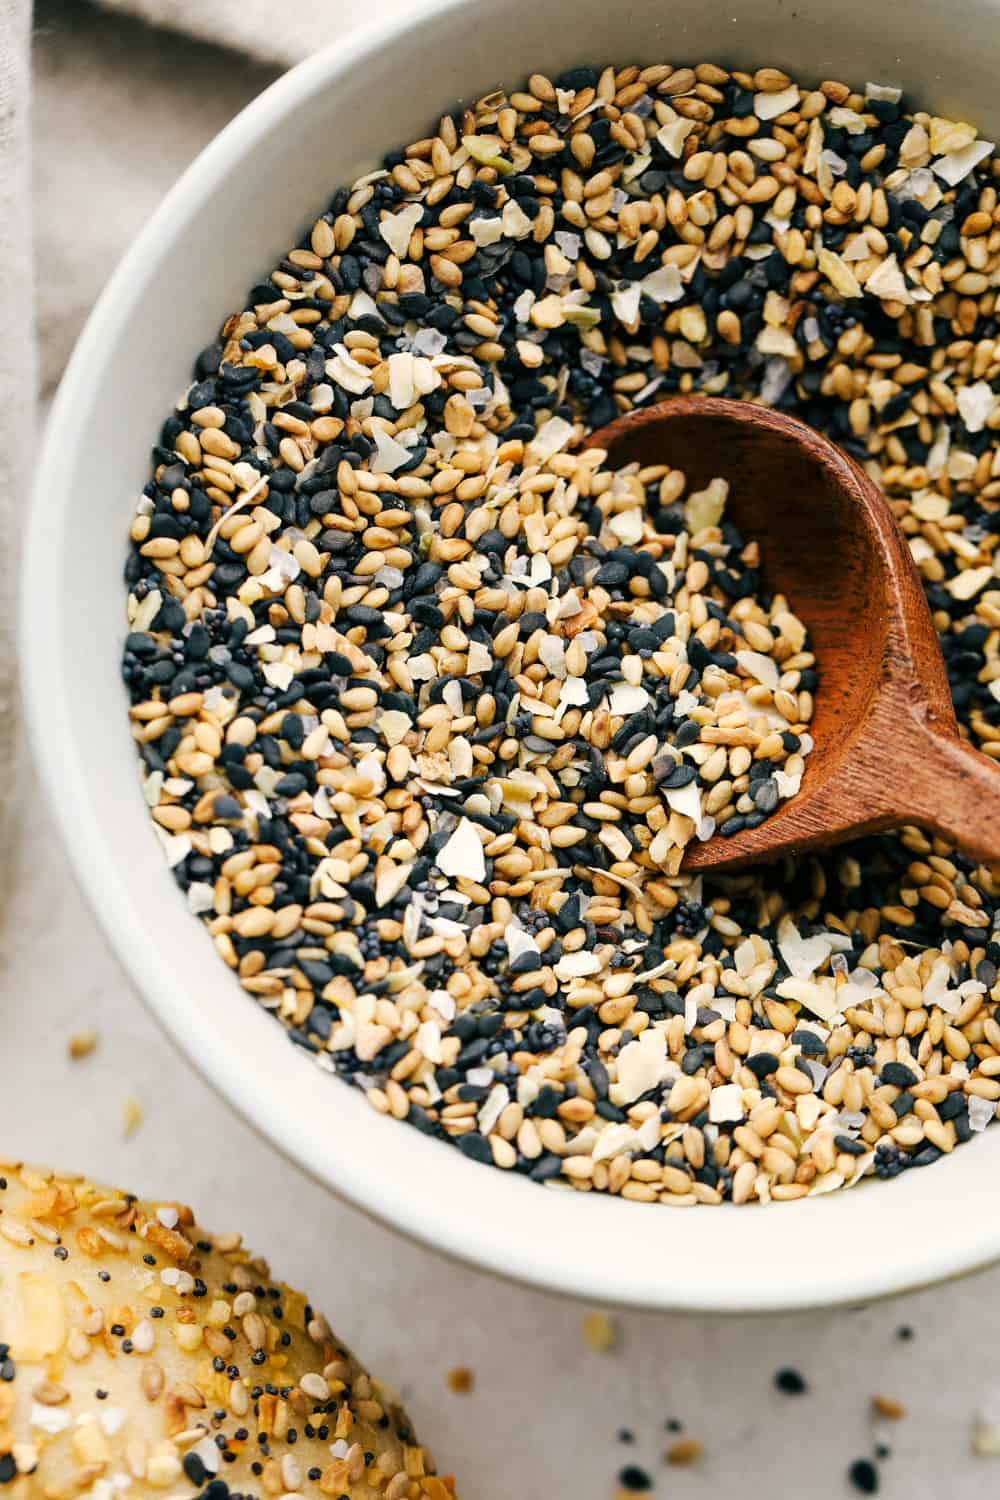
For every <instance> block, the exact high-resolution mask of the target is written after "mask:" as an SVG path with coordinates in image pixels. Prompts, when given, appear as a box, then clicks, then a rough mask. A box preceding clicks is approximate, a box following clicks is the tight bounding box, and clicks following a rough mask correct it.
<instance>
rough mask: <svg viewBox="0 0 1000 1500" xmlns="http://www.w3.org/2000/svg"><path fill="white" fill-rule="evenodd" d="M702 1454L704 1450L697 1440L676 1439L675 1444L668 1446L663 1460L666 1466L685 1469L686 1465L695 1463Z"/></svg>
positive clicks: (688, 1438) (690, 1438) (689, 1438)
mask: <svg viewBox="0 0 1000 1500" xmlns="http://www.w3.org/2000/svg"><path fill="white" fill-rule="evenodd" d="M703 1452H704V1449H703V1448H702V1445H701V1443H699V1441H698V1439H697V1438H692V1437H687V1438H678V1440H677V1442H676V1443H671V1444H670V1447H669V1448H668V1449H667V1450H666V1452H665V1453H664V1455H663V1458H664V1461H665V1462H666V1463H668V1464H673V1465H677V1466H680V1467H685V1466H687V1465H688V1464H694V1463H697V1462H698V1460H699V1458H701V1456H702V1453H703Z"/></svg>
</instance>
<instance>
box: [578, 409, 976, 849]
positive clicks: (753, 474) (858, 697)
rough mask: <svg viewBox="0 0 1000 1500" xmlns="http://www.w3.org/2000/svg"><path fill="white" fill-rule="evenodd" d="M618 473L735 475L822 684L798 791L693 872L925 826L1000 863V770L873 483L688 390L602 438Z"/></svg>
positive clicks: (796, 425) (593, 443) (741, 519)
mask: <svg viewBox="0 0 1000 1500" xmlns="http://www.w3.org/2000/svg"><path fill="white" fill-rule="evenodd" d="M587 447H590V448H605V449H607V452H608V462H609V465H610V466H611V467H613V468H620V467H621V466H622V465H623V464H626V463H630V462H632V461H638V462H639V463H640V464H661V463H668V464H670V465H671V466H672V467H673V468H677V469H682V470H683V471H684V473H685V475H686V476H687V481H688V489H689V491H690V490H696V489H699V488H702V487H704V486H705V485H706V484H707V483H708V482H709V480H711V479H713V478H715V477H716V476H721V477H722V478H724V479H726V480H728V481H729V485H730V491H729V500H728V502H727V506H726V517H727V519H729V520H731V521H732V522H733V523H734V524H735V525H736V526H738V527H739V529H740V531H741V532H742V533H743V536H744V538H745V539H746V540H747V541H751V540H755V541H758V542H759V544H760V549H761V560H762V571H763V576H764V581H765V584H766V586H767V587H768V588H769V589H771V590H772V591H774V592H780V593H783V594H785V595H787V597H788V600H789V604H790V606H791V607H792V608H793V609H794V610H795V612H796V613H797V614H798V615H799V617H800V618H801V619H802V620H804V621H805V623H806V625H807V626H808V628H809V632H810V636H811V645H812V650H813V651H814V652H815V655H816V668H817V672H818V674H819V685H818V687H817V690H816V694H815V709H814V714H813V719H812V723H811V725H810V733H811V734H812V737H813V739H814V741H815V747H814V749H813V750H812V752H811V753H810V755H809V756H808V758H807V760H806V770H805V775H804V777H803V780H802V787H801V790H800V791H799V793H798V794H797V795H796V796H794V797H792V798H791V799H790V800H789V801H787V802H783V803H782V804H781V806H780V808H779V810H778V811H777V812H776V813H775V814H774V815H773V816H772V817H770V818H768V819H766V821H765V822H763V823H762V824H761V825H760V826H759V827H758V828H752V829H745V830H744V831H742V832H741V833H737V834H734V835H733V836H732V837H731V838H719V837H715V838H712V839H709V840H708V841H707V842H706V843H703V844H698V843H694V844H691V845H690V846H689V847H688V850H687V853H686V855H685V860H684V868H685V869H691V870H694V869H704V868H708V867H709V866H713V867H722V866H736V865H742V864H750V863H755V862H757V861H760V860H768V859H774V858H776V857H777V856H778V855H780V854H783V853H786V852H790V853H795V852H796V851H799V850H806V849H815V848H819V847H822V846H824V845H829V844H837V843H841V842H843V841H844V840H845V839H849V838H854V837H857V836H860V835H862V834H870V833H879V832H882V831H884V830H885V829H888V828H896V827H899V825H900V824H903V823H915V824H918V825H919V826H920V827H922V828H926V829H929V830H931V831H932V832H934V833H937V834H940V835H941V836H942V837H943V838H945V839H947V840H948V842H949V843H950V844H953V845H956V846H958V847H959V848H960V849H962V850H963V851H964V852H965V853H966V854H969V855H971V856H973V857H974V858H976V859H986V860H993V859H1000V767H997V766H996V765H995V764H994V763H993V762H992V761H991V760H989V759H988V758H987V757H986V756H985V755H982V754H980V752H979V751H978V750H976V749H974V748H973V746H972V745H970V744H969V743H968V741H966V740H964V739H962V737H961V735H960V733H959V729H958V722H957V720H956V718H955V712H954V709H953V707H952V702H951V694H950V692H949V689H948V677H947V673H946V671H945V666H944V660H943V658H942V655H941V648H940V645H939V643H938V637H937V632H936V630H935V628H934V624H933V622H932V620H931V617H930V612H929V610H928V607H927V601H926V599H925V597H924V591H923V588H922V586H921V583H920V579H919V577H918V575H917V571H916V568H915V567H914V564H913V560H912V558H911V557H910V553H909V549H908V547H907V545H906V543H905V541H904V539H903V537H902V534H901V533H900V531H899V528H898V527H897V525H896V522H895V520H894V518H893V515H892V512H891V510H890V509H889V506H888V504H887V503H886V500H885V497H884V496H883V494H882V492H881V491H880V490H879V488H878V486H877V485H876V484H874V483H873V481H872V480H871V479H869V478H868V476H867V475H866V474H865V473H864V471H863V470H862V469H860V468H859V467H858V465H857V464H856V463H854V461H853V460H852V459H851V458H849V457H848V455H847V454H845V453H843V452H842V451H841V450H840V449H839V448H837V447H836V446H835V445H834V444H833V443H831V442H828V441H827V439H826V438H824V437H822V436H821V435H820V434H819V433H817V432H815V431H814V430H813V429H812V428H811V427H807V426H806V425H805V423H803V422H799V421H797V420H796V419H795V418H793V417H788V416H785V415H784V414H783V413H782V412H776V411H771V410H769V409H768V408H766V407H762V406H752V405H750V404H749V403H748V402H743V401H726V400H722V399H719V398H716V397H711V396H678V397H676V398H675V399H673V400H670V401H664V402H662V403H660V405H658V406H653V407H649V408H648V409H646V410H643V411H636V412H630V413H628V414H627V415H626V416H623V417H621V418H619V419H618V420H617V421H615V422H611V423H609V425H608V426H607V427H603V428H601V429H600V431H598V432H595V433H594V434H593V435H592V436H591V437H590V439H589V440H588V443H587Z"/></svg>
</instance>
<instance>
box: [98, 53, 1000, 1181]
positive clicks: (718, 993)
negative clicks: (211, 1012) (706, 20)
mask: <svg viewBox="0 0 1000 1500" xmlns="http://www.w3.org/2000/svg"><path fill="white" fill-rule="evenodd" d="M993 149H994V148H993V146H992V144H991V143H990V142H986V141H981V140H979V139H978V136H977V132H976V130H975V129H974V127H972V126H971V125H967V124H964V123H961V122H959V123H956V122H951V121H947V120H943V119H939V118H936V117H932V116H930V115H928V114H926V113H921V112H913V111H910V110H908V108H907V106H906V104H905V102H904V100H903V99H902V97H901V95H900V91H899V90H898V89H896V88H893V87H889V86H886V85H878V84H869V85H868V86H867V87H866V88H865V89H864V90H861V91H857V92H855V91H852V90H851V89H850V88H849V87H848V86H847V85H845V84H842V83H838V82H826V83H823V84H822V85H821V86H820V87H819V88H816V89H807V88H800V87H799V86H798V85H796V84H795V83H794V82H793V81H792V80H791V79H789V78H788V77H787V76H786V75H785V74H784V73H782V72H781V71H779V70H777V69H775V68H769V67H763V68H760V69H758V70H757V71H756V72H752V73H744V72H739V71H735V72H727V71H726V70H724V69H722V68H720V67H716V66H715V65H713V64H702V65H699V66H697V67H687V66H678V67H672V66H670V65H667V64H663V65H661V66H652V67H646V68H642V69H640V67H638V66H625V67H622V68H619V69H615V68H613V67H605V68H590V67H580V68H575V69H572V70H571V71H570V72H568V73H566V74H563V75H561V76H559V77H555V78H551V79H550V78H548V77H546V76H544V75H542V74H533V75H532V76H531V77H530V78H529V79H528V81H527V84H526V86H525V87H524V88H523V89H521V90H515V91H514V92H511V93H509V94H508V93H506V92H505V91H503V90H497V91H496V92H495V93H493V94H491V95H490V96H488V97H486V98H484V99H482V100H480V101H479V102H478V103H477V104H476V105H474V106H472V107H469V108H459V109H456V110H455V111H453V112H452V113H449V114H446V115H444V116H442V118H441V119H440V121H439V122H438V124H437V126H436V128H435V129H434V131H433V133H432V134H430V135H428V136H427V137H426V138H424V139H422V140H419V141H415V142H412V143H411V144H409V145H407V146H405V147H403V148H401V149H399V150H395V151H391V152H389V153H388V155H387V156H386V157H385V159H384V162H383V164H382V166H381V168H380V169H379V170H377V171H375V172H372V173H369V174H368V175H366V176H364V177H362V178H360V179H359V180H358V181H357V182H356V183H354V184H353V185H352V186H350V187H347V188H343V189H341V190H340V191H338V192H337V193H336V194H335V195H334V197H333V199H332V201H331V203H330V205H329V207H328V209H327V211H326V212H324V213H323V214H321V215H320V217H319V218H317V219H316V220H315V222H314V223H313V224H312V226H311V228H309V229H308V230H307V231H306V233H305V234H304V236H303V238H302V239H301V240H300V241H299V243H298V245H297V246H296V248H294V249H293V250H291V251H289V253H288V255H287V256H286V257H285V259H284V260H282V261H281V263H280V265H278V266H277V267H276V268H275V269H274V270H273V271H272V272H271V273H270V275H269V276H267V277H265V278H264V279H262V280H261V281H260V282H259V283H258V284H257V285H256V286H254V287H253V288H252V289H251V291H250V293H249V296H248V299H247V304H246V307H245V309H244V310H243V311H242V312H239V313H236V314H234V315H233V316H232V317H230V318H229V319H228V320H227V322H226V323H225V325H224V327H223V329H222V332H221V335H220V338H219V340H218V342H216V343H213V344H210V345H209V346H208V347H207V348H205V349H204V350H203V351H202V352H201V354H200V355H199V356H198V358H197V361H196V366H195V380H194V383H193V384H192V385H191V386H190V387H189V389H188V390H186V391H185V393H184V394H183V396H182V398H181V399H180V400H179V402H178V403H177V406H176V409H175V410H174V411H173V412H172V413H171V414H170V415H169V417H168V418H167V420H166V422H165V424H164V427H163V430H162V433H161V435H160V441H159V444H158V445H157V447H156V448H155V449H154V453H153V473H152V477H151V479H150V481H149V483H148V484H147V485H146V487H145V490H144V493H143V496H142V498H141V501H140V503H139V507H138V511H137V514H136V517H135V520H134V522H133V525H132V532H131V538H132V549H131V553H130V557H129V561H128V564H127V569H126V576H127V582H128V587H129V599H128V619H129V635H128V639H127V642H126V649H125V656H124V676H125V680H126V683H127V685H128V690H129V693H130V697H131V703H132V709H131V718H132V725H133V733H134V735H135V738H136V740H137V742H138V746H139V750H140V753H141V756H142V760H143V788H144V792H145V796H146V800H147V802H148V804H149V806H150V809H151V814H152V818H153V822H154V826H155V827H156V829H157V831H158V832H159V835H160V837H161V839H162V842H163V845H164V848H165V851H166V854H167V857H168V860H169V862H170V864H171V866H172V868H173V870H174V873H175V876H176V878H177V881H178V883H179V885H180V886H181V888H182V889H183V890H184V891H185V892H186V897H187V901H188V904H189V906H190V909H191V911H192V912H193V913H194V914H196V915H197V916H198V917H200V918H201V920H202V921H203V922H204V923H205V925H206V926H207V928H208V931H209V932H210V934H211V936H212V939H213V941H214V944H215V947H216V950H217V951H218V953H219V955H220V957H221V958H222V959H223V961H224V962H225V963H226V964H228V965H229V966H230V967H231V968H232V969H233V970H234V971H235V973H236V975H237V976H238V979H239V982H240V983H241V984H242V985H243V987H244V989H246V990H247V991H248V993H249V994H250V995H251V996H253V997H254V998H255V999H256V1000H257V1001H258V1003H259V1004H261V1005H262V1006H264V1007H266V1008H268V1009H270V1010H271V1011H273V1013H274V1014H275V1015H276V1017H277V1018H278V1019H279V1020H280V1021H281V1022H282V1023H283V1025H284V1026H285V1028H286V1029H287V1031H288V1034H289V1035H290V1037H291V1039H292V1040H293V1041H294V1042H295V1043H296V1044H297V1045H299V1046H300V1047H302V1048H305V1049H306V1050H308V1051H309V1052H310V1053H312V1054H313V1055H314V1056H315V1059H316V1061H317V1063H318V1064H319V1065H320V1066H322V1067H324V1068H326V1069H327V1070H328V1071H331V1072H334V1073H337V1074H339V1075H340V1076H341V1077H344V1078H347V1079H350V1080H351V1081H353V1082H354V1083H355V1084H357V1085H358V1086H360V1087H362V1088H363V1089H365V1091H366V1093H367V1096H368V1099H369V1100H370V1102H371V1103H372V1105H373V1106H374V1107H375V1108H376V1109H378V1110H380V1111H381V1112H383V1113H389V1114H392V1115H393V1116H395V1117H396V1118H398V1119H402V1120H407V1121H408V1122H409V1123H410V1124H412V1125H415V1126H417V1128H418V1129H420V1130H422V1131H424V1132H426V1133H428V1134H430V1135H433V1136H436V1137H438V1138H440V1139H442V1140H445V1141H450V1142H451V1143H453V1144H455V1145H457V1146H458V1147H459V1149H460V1150H462V1151H463V1152H464V1153H465V1154H466V1155H467V1156H469V1157H471V1158H472V1159H473V1160H476V1161H480V1162H484V1163H487V1164H492V1165H495V1166H497V1167H500V1168H504V1169H507V1170H512V1171H516V1172H519V1173H523V1174H525V1175H528V1176H529V1177H531V1178H532V1179H533V1180H535V1181H536V1182H542V1183H550V1184H558V1185H561V1186H562V1187H564V1188H567V1187H569V1188H574V1189H577V1190H580V1191H592V1190H597V1191H603V1192H611V1193H616V1194H620V1195H621V1196H623V1197H626V1198H630V1199H635V1200H638V1201H641V1202H657V1201H658V1202H664V1203H668V1204H671V1205H674V1206H684V1205H694V1204H698V1203H705V1204H714V1203H720V1202H723V1201H733V1202H737V1203H745V1202H748V1201H751V1200H755V1201H771V1200H782V1199H791V1198H799V1197H802V1196H805V1195H806V1194H810V1193H820V1192H827V1191H830V1190H831V1189H835V1188H839V1187H843V1186H850V1185H852V1184H854V1183H855V1182H857V1181H858V1180H859V1179H861V1178H863V1177H866V1176H871V1175H878V1176H882V1177H890V1176H895V1175H896V1174H897V1173H899V1172H901V1171H903V1170H904V1169H907V1168H910V1167H913V1166H923V1165H926V1164H928V1163H930V1162H933V1161H935V1160H937V1159H938V1158H939V1157H940V1156H941V1155H943V1154H945V1153H947V1152H950V1151H951V1150H952V1149H953V1148H954V1147H955V1145H956V1144H958V1143H960V1142H962V1141H966V1140H968V1139H969V1137H970V1136H971V1135H972V1134H973V1133H974V1132H976V1131H979V1130H982V1129H984V1128H985V1127H986V1125H987V1124H988V1123H989V1121H990V1120H992V1119H993V1118H994V1116H995V1113H996V1108H997V1100H998V1099H1000V1025H998V1023H997V1020H996V1019H995V1018H994V1003H995V1001H996V1000H1000V992H998V991H997V990H996V985H997V964H998V962H1000V946H998V944H997V943H996V942H995V941H994V926H995V919H994V901H995V900H996V898H997V885H996V881H995V877H994V873H993V872H992V871H991V870H989V869H986V868H984V867H979V868H973V867H972V866H971V864H970V862H969V861H968V860H966V859H964V858H962V857H961V856H960V855H958V854H956V853H954V852H953V851H951V850H949V849H948V848H946V847H945V846H944V845H942V844H941V843H940V842H938V841H935V840H932V839H931V838H930V837H928V836H926V835H924V834H923V833H921V832H919V831H917V830H915V829H905V830H902V831H901V832H900V833H899V834H895V835H891V836H885V837H879V838H874V839H869V840H866V841H864V842H863V843H859V844H856V845H854V846H851V847H850V848H846V849H841V850H835V851H833V852H832V853H830V854H828V855H825V856H822V857H810V858H809V859H803V860H802V861H800V862H798V864H793V863H792V862H788V863H786V864H785V865H784V866H778V867H775V868H773V869H769V870H761V871H755V872H750V873H747V874H742V875H739V876H729V877H725V878H723V877H718V878H713V879H712V880H708V879H705V880H704V881H703V880H702V879H701V878H699V877H693V876H691V875H687V874H684V873H682V872H681V870H680V862H681V858H682V855H683V850H684V846H685V845H686V844H687V843H688V842H689V841H690V840H691V839H692V838H705V837H708V836H710V834H711V833H712V832H713V831H717V832H718V833H719V834H720V835H725V834H728V833H733V832H736V831H738V830H739V829H742V828H744V827H746V826H753V825H754V824H755V823H757V822H759V821H760V820H762V819H763V818H764V817H767V816H768V815H769V814H770V813H772V812H773V811H774V810H775V808H776V807H777V806H778V805H779V803H780V801H781V800H782V799H783V798H785V797H788V796H793V795H794V794H795V792H796V790H797V788H798V784H799V780H800V778H801V775H802V772H803V769H804V767H805V757H806V755H807V754H808V751H809V749H810V747H811V740H810V738H809V735H808V729H807V725H808V721H809V718H810V714H811V711H812V700H813V691H814V689H816V690H817V691H819V692H822V682H821V680H820V681H819V682H818V684H817V677H816V669H815V663H814V661H813V658H812V655H811V653H810V651H809V646H808V641H807V639H806V636H805V632H804V629H803V627H802V624H801V622H800V620H799V619H798V617H797V616H796V614H795V612H794V611H795V605H796V601H795V600H791V601H788V600H785V599H782V598H780V597H771V596H769V595H768V593H767V591H766V558H764V559H760V558H758V555H757V550H756V546H755V543H754V540H753V538H752V537H747V538H742V537H740V536H739V535H738V534H737V533H736V532H735V531H734V529H733V528H732V526H731V525H729V524H728V523H727V521H726V517H725V500H726V489H725V485H724V484H723V483H722V482H721V481H713V483H712V484H710V485H709V486H707V488H706V489H704V490H702V491H700V492H694V493H692V492H691V491H690V490H689V488H688V486H687V485H686V481H685V476H684V475H683V474H680V473H678V472H677V471H673V470H670V469H668V468H666V467H660V468H656V469H645V470H641V471H639V470H636V469H634V468H633V469H625V470H621V471H619V472H618V473H612V472H611V471H610V470H609V469H608V467H607V465H606V464H605V462H604V455H603V454H602V453H601V452H600V451H597V450H583V449H582V447H581V445H582V443H583V441H584V440H585V439H586V437H587V436H588V435H589V434H590V433H592V432H593V431H594V430H596V429H597V428H599V427H601V426H603V425H604V424H606V423H607V422H608V421H610V420H612V419H613V418H614V417H616V416H617V415H619V414H620V413H622V412H626V411H629V410H631V409H633V408H635V407H641V406H645V405H648V404H649V403H651V402H655V401H658V400H661V399H663V398H665V397H668V396H670V395H672V394H676V393H687V392H692V391H695V392H700V393H704V394H725V395H728V396H741V397H744V398H747V399H751V400H759V401H763V402H766V403H769V404H772V405H778V406H781V407H783V408H785V409H787V410H790V411H794V412H795V413H797V414H798V415H799V416H801V417H803V418H804V419H805V420H807V421H809V422H811V423H812V424H813V425H814V426H816V427H818V428H820V429H822V430H824V431H826V432H828V433H829V434H830V435H831V436H832V437H834V438H835V439H836V440H837V441H839V442H841V443H842V444H843V445H844V446H845V447H846V448H847V449H848V450H849V451H851V452H852V453H853V454H854V455H855V456H856V457H858V458H859V459H860V460H861V461H863V462H864V463H866V464H867V466H868V467H869V471H870V472H871V473H872V474H873V475H874V476H875V477H877V479H878V480H879V482H880V483H881V485H882V486H883V488H884V490H885V492H886V494H887V495H888V497H889V499H890V503H891V504H892V507H893V510H894V512H895V514H896V516H897V518H898V520H899V523H900V526H901V527H902V529H903V532H904V534H905V536H906V537H907V539H908V541H909V544H910V548H911V551H912V553H913V557H914V559H915V561H916V563H917V565H918V568H919V570H920V572H921V574H922V576H923V579H924V581H925V584H926V587H927V592H928V597H929V601H930V605H931V609H932V611H933V614H934V619H935V623H936V625H937V627H938V629H939V632H940V634H941V637H942V645H943V648H944V652H945V657H946V661H947V664H948V669H949V674H950V679H951V682H952V687H953V693H954V697H955V703H956V707H957V709H958V712H959V715H960V717H961V718H962V720H963V722H964V724H965V726H966V728H967V730H968V732H969V734H970V735H971V736H972V738H973V739H974V741H975V742H976V743H978V744H979V745H980V746H981V747H982V748H983V749H984V750H985V751H986V753H987V754H991V755H994V756H1000V701H998V698H1000V688H997V686H996V685H997V683H998V682H1000V655H998V646H1000V632H998V626H1000V587H998V586H997V576H996V572H995V568H994V557H995V553H996V549H997V544H998V541H1000V526H997V525H995V524H994V521H993V516H994V512H995V510H996V508H997V499H998V496H1000V477H995V474H1000V461H998V460H997V456H996V451H997V450H996V444H995V442H994V438H993V433H994V432H995V431H997V430H1000V403H998V399H997V389H996V388H1000V387H998V378H1000V356H998V352H997V343H996V335H997V322H996V316H995V303H996V292H995V290H994V283H995V282H996V281H997V280H998V278H1000V208H998V203H997V191H996V188H995V187H994V185H993V184H994V182H995V179H996V176H997V175H998V172H1000V168H998V167H997V165H996V163H995V159H994V157H993V154H992V153H993ZM761 563H763V577H762V574H761ZM821 666H822V664H821V663H820V667H821ZM995 689H996V691H994V690H995Z"/></svg>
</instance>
